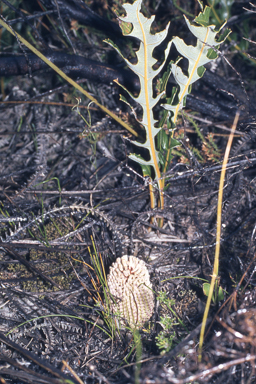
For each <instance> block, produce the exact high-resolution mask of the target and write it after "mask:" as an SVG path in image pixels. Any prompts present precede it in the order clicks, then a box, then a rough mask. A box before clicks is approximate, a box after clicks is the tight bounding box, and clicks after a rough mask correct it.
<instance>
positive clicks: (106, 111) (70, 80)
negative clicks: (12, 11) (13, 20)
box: [0, 19, 138, 137]
mask: <svg viewBox="0 0 256 384" xmlns="http://www.w3.org/2000/svg"><path fill="white" fill-rule="evenodd" d="M0 25H2V27H4V28H6V29H7V31H8V32H10V33H11V34H12V35H13V36H15V37H16V38H17V39H19V40H20V41H21V42H22V43H23V44H24V45H25V46H26V47H27V48H28V49H30V50H31V51H32V52H33V53H34V54H35V55H37V56H38V57H39V58H40V59H41V60H43V61H44V62H45V63H46V64H47V65H49V67H51V68H52V69H53V70H54V71H55V72H57V73H58V75H60V76H61V77H62V78H63V79H64V80H66V81H67V82H68V83H69V84H71V85H73V87H74V88H76V89H77V90H78V91H80V92H81V93H82V94H83V95H85V96H86V97H87V98H88V99H90V100H91V101H92V102H94V104H96V105H97V106H98V107H99V108H100V109H101V110H102V111H103V112H105V113H106V114H108V115H109V116H110V117H112V119H114V120H115V121H116V122H117V123H119V124H121V125H122V126H123V127H124V128H125V129H127V130H128V131H129V132H130V133H132V134H133V135H134V136H136V137H138V133H137V132H136V131H134V129H132V128H131V127H130V126H129V125H128V124H126V123H125V122H124V121H122V120H121V119H119V117H117V116H116V115H115V114H114V113H113V112H111V111H110V110H109V109H107V108H106V107H104V106H103V105H102V104H100V103H99V102H98V101H97V100H96V99H95V98H94V97H93V96H91V95H90V94H89V93H88V92H86V90H85V89H83V88H82V87H81V86H80V85H79V84H77V83H76V82H75V81H74V80H72V79H71V78H70V77H68V76H67V75H66V74H65V73H64V72H63V71H62V70H61V69H59V68H58V67H57V65H55V64H53V63H52V62H51V61H50V60H48V59H47V58H46V57H45V56H44V55H43V54H42V53H41V52H39V51H38V50H37V49H36V48H35V47H34V46H33V45H31V44H30V43H29V42H28V41H27V40H25V39H24V38H23V37H22V36H20V35H19V34H18V33H17V32H15V31H14V30H13V29H12V28H11V27H9V25H8V24H7V23H5V22H4V21H3V20H1V19H0Z"/></svg>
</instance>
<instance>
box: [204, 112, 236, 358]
mask: <svg viewBox="0 0 256 384" xmlns="http://www.w3.org/2000/svg"><path fill="white" fill-rule="evenodd" d="M239 115H240V112H239V111H237V113H236V116H235V119H234V122H233V125H232V128H231V132H230V135H229V139H228V143H227V146H226V151H225V155H224V159H223V163H222V169H221V175H220V184H219V195H218V206H217V230H216V248H215V257H214V265H213V274H212V279H211V285H210V290H209V294H208V298H207V302H206V306H205V311H204V316H203V321H202V328H201V332H200V338H199V356H198V359H199V361H201V359H202V348H203V341H204V333H205V327H206V321H207V317H208V313H209V310H210V305H211V300H212V296H213V292H214V288H215V282H216V279H217V278H218V273H219V254H220V237H221V213H222V200H223V188H224V182H225V174H226V167H227V163H228V157H229V152H230V149H231V145H232V141H233V137H234V132H235V130H236V127H237V123H238V119H239Z"/></svg>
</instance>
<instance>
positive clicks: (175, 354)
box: [0, 0, 256, 384]
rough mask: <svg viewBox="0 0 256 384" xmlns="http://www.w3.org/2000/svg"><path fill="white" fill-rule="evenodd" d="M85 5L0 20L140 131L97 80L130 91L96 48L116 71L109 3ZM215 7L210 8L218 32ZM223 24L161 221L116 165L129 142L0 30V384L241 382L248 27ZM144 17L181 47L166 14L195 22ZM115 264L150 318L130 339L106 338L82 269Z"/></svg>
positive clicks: (250, 159)
mask: <svg viewBox="0 0 256 384" xmlns="http://www.w3.org/2000/svg"><path fill="white" fill-rule="evenodd" d="M85 3H86V4H87V5H88V6H89V7H90V9H87V8H85V7H84V6H83V4H82V2H79V1H77V2H75V1H71V0H70V1H65V0H56V1H55V0H53V1H50V0H40V1H38V2H30V1H27V0H19V1H18V0H17V1H13V2H12V5H10V4H9V3H8V2H6V1H2V2H1V12H2V14H3V15H4V17H5V18H6V19H7V20H8V22H9V23H10V25H12V26H13V28H14V29H15V30H16V31H18V32H19V33H20V34H21V35H22V36H24V37H26V38H27V39H28V40H29V41H30V42H31V43H32V44H34V45H35V46H37V48H38V49H39V50H40V51H42V52H44V53H45V54H46V55H48V57H49V58H50V59H51V60H52V61H53V62H55V63H56V64H57V65H58V66H59V67H61V68H62V69H63V71H64V72H66V73H67V74H68V75H69V76H71V77H73V78H74V79H78V80H79V82H80V84H82V86H83V87H84V88H85V89H86V90H87V91H88V92H90V93H91V94H92V95H93V96H94V97H95V98H96V99H97V100H98V101H99V102H100V103H101V104H103V105H104V106H106V107H107V108H108V109H110V110H111V111H113V112H114V113H116V114H117V115H118V116H119V117H120V118H122V119H123V120H124V121H126V122H127V123H128V124H129V125H130V126H132V127H133V128H134V129H136V130H138V131H139V132H140V127H139V124H138V123H137V122H136V121H135V120H134V118H133V116H132V114H130V111H129V109H128V107H126V106H125V105H124V104H122V103H121V102H120V101H119V92H120V90H119V89H118V87H117V86H115V85H114V83H113V82H112V80H114V78H117V77H118V78H119V80H120V82H123V83H124V84H126V85H127V86H129V87H130V89H131V90H133V91H134V92H137V91H138V84H137V82H136V78H134V76H133V75H132V74H131V73H130V72H128V70H126V68H125V67H124V65H123V63H122V62H121V60H120V58H119V57H117V55H116V53H114V51H113V49H112V48H110V47H109V46H107V45H106V44H105V43H103V42H102V40H103V39H104V38H106V37H111V38H112V39H113V40H115V42H116V44H118V45H119V46H120V45H121V47H122V49H123V51H124V54H125V55H126V57H129V55H130V57H132V47H136V42H134V41H130V40H129V39H128V38H123V37H122V35H121V33H120V30H119V27H118V24H117V23H116V21H115V17H114V13H113V11H115V10H117V11H119V10H121V7H120V3H121V2H120V1H119V2H118V1H114V0H113V1H107V0H92V1H86V2H85ZM231 3H232V2H231ZM223 4H224V3H223ZM223 4H222V2H220V3H218V4H217V5H216V8H215V12H216V13H217V15H219V17H220V18H221V17H222V16H223V15H224V14H225V12H224V11H225V10H224V9H223V8H222V7H223ZM57 5H58V7H57ZM13 7H15V8H16V10H15V8H13ZM178 7H180V8H182V9H183V11H182V10H181V9H179V8H178ZM90 10H92V11H93V12H95V13H92V12H91V11H90ZM227 10H228V16H229V20H228V26H229V27H230V28H231V29H232V30H233V34H232V35H231V37H232V38H231V39H230V40H227V41H226V42H225V44H223V45H222V46H221V48H220V49H221V50H220V56H219V58H218V59H217V60H216V62H215V64H213V65H211V66H208V67H207V71H206V73H205V75H204V77H203V78H202V79H201V80H200V81H198V82H197V83H196V84H195V85H194V87H193V90H192V93H191V95H190V96H189V97H188V98H187V106H186V109H185V110H184V112H183V113H182V114H181V115H180V118H179V120H178V124H177V130H176V133H175V135H176V136H175V137H176V138H177V139H178V140H180V143H181V146H180V147H178V148H176V150H175V151H174V152H173V156H174V157H173V160H172V163H171V164H170V166H169V169H168V170H167V173H166V177H167V182H166V184H167V188H166V190H165V209H164V210H163V211H162V210H157V209H156V210H154V211H152V210H151V209H150V203H149V192H148V180H147V179H145V178H143V177H142V175H141V170H140V168H139V166H138V165H137V164H135V163H133V162H132V161H131V160H129V158H128V155H129V153H130V152H131V151H133V150H134V148H133V146H132V143H131V139H132V138H133V137H132V135H131V134H130V133H129V132H127V131H126V130H125V129H124V128H123V127H122V126H120V125H118V124H117V123H116V122H115V121H114V120H112V119H111V118H110V117H108V116H106V115H105V114H104V113H103V112H102V111H101V110H100V109H99V108H98V107H96V106H95V105H93V104H92V105H91V106H90V113H88V109H87V105H88V100H87V99H86V98H85V97H84V96H81V95H80V94H79V93H78V92H77V91H74V89H73V88H72V87H71V86H69V85H67V84H66V83H65V82H64V81H63V80H62V79H61V78H60V77H58V76H57V75H56V74H55V73H53V72H52V71H50V70H49V69H47V67H46V66H44V65H43V64H42V62H40V61H39V60H38V59H37V58H36V57H34V56H32V55H30V54H29V53H28V52H27V51H25V54H26V55H25V58H24V47H22V46H20V45H19V44H18V43H17V41H16V39H15V38H14V37H11V35H10V34H9V33H8V32H7V31H3V30H0V33H1V55H0V76H1V93H2V95H1V104H0V199H1V205H0V235H1V244H0V277H1V287H0V308H1V312H0V339H1V340H0V341H1V344H0V367H1V369H0V381H1V383H17V384H18V383H19V384H20V383H64V382H67V380H69V382H70V383H104V382H105V383H134V382H137V383H145V384H146V383H185V382H195V383H206V382H207V383H208V382H209V383H223V382H225V383H226V384H227V383H255V382H256V377H255V357H256V351H255V346H256V342H255V331H256V308H255V301H256V292H255V224H256V192H255V188H256V181H255V180H256V168H255V167H256V153H255V148H256V129H255V128H256V125H255V124H256V120H255V117H256V107H255V80H256V76H255V73H256V59H255V58H254V59H253V56H254V57H255V56H256V52H255V43H253V41H256V38H255V18H256V16H255V14H254V13H253V12H250V10H253V8H252V6H251V5H250V4H249V3H248V2H234V3H233V4H231V5H230V6H229V8H228V9H227ZM46 11H49V12H48V14H47V15H45V14H43V13H44V12H46ZM144 11H145V12H150V13H151V14H155V13H156V15H157V17H156V20H157V22H156V28H159V29H163V28H164V27H165V26H166V23H167V21H168V20H171V22H172V24H171V26H172V34H173V35H179V36H180V37H182V38H185V39H186V42H187V43H189V44H192V43H193V41H190V40H189V37H188V36H187V35H186V33H187V32H185V31H186V29H185V26H184V21H183V19H182V17H181V15H182V12H187V13H192V14H194V15H196V14H198V12H199V10H198V6H197V5H195V4H194V2H186V1H179V2H175V3H174V2H173V3H172V2H171V1H163V0H162V1H161V0H160V1H149V0H148V1H145V8H144ZM58 12H59V13H58ZM30 16H32V17H30ZM29 17H30V18H29ZM225 17H226V16H225ZM190 19H191V17H190ZM12 20H14V22H12ZM243 37H245V38H247V39H249V40H250V41H247V40H244V39H243ZM127 41H129V44H128V43H126V42H127ZM160 48H161V47H160ZM239 49H240V50H242V51H239ZM161 52H162V51H161V49H160V50H159V52H157V53H156V55H159V56H160V57H161ZM171 54H174V55H175V52H171ZM248 54H249V55H250V56H251V58H248V56H247V57H246V55H248ZM67 55H70V56H67ZM74 55H76V56H74ZM78 56H79V58H78ZM88 59H89V60H94V63H92V62H89V61H88ZM172 82H173V80H172V79H170V85H169V86H170V87H171V85H172ZM78 97H81V100H80V104H79V105H78V104H77V100H76V98H78ZM3 101H4V102H3ZM75 105H77V107H75V108H74V109H72V106H75ZM237 110H240V118H239V122H238V125H237V127H236V132H235V137H234V142H233V145H232V149H231V154H230V158H229V163H228V169H227V173H226V181H225V188H224V197H223V209H222V234H221V238H222V240H221V250H220V270H219V287H221V288H220V291H219V296H218V297H215V302H213V303H212V306H211V309H210V314H209V321H208V324H207V334H206V338H205V342H204V351H203V356H202V361H201V362H199V361H198V339H199V333H200V326H201V322H202V316H203V312H204V306H205V302H206V295H205V293H204V290H205V285H203V284H204V283H205V282H206V281H210V278H211V274H212V267H213V261H214V252H215V236H216V209H217V197H218V185H219V177H220V170H221V165H222V159H223V155H224V151H225V148H226V144H227V140H228V135H229V132H230V127H231V126H232V122H233V120H234V117H235V113H236V111H237ZM78 112H79V113H78ZM155 114H156V116H160V115H161V110H160V107H157V108H156V111H155ZM81 115H83V116H84V117H85V119H86V120H87V121H89V120H91V123H90V124H89V126H87V125H86V123H85V121H84V120H83V118H82V116H81ZM156 195H157V190H156ZM159 219H162V223H163V225H162V227H161V228H160V227H159V226H158V224H159ZM123 254H129V255H135V256H137V257H139V258H141V259H143V260H144V261H145V262H146V263H147V265H148V269H149V271H150V275H151V281H152V284H153V288H154V291H155V293H156V304H155V311H154V315H153V317H152V318H151V320H150V322H149V323H148V324H145V326H144V327H143V328H142V329H140V330H139V333H137V334H132V333H131V332H130V331H129V329H128V327H127V328H126V329H125V328H122V329H120V330H118V329H114V328H113V326H111V324H110V322H109V320H111V314H107V313H106V304H105V302H104V298H103V296H104V295H103V289H102V284H101V281H100V279H99V276H98V275H97V274H96V273H95V270H96V269H97V266H96V264H95V260H96V261H97V260H99V263H100V267H99V268H100V270H102V266H104V269H105V271H106V274H107V272H108V268H109V266H110V264H111V263H112V262H113V261H114V260H115V259H116V258H117V257H120V256H122V255H123ZM101 262H102V263H101ZM104 307H105V308H104Z"/></svg>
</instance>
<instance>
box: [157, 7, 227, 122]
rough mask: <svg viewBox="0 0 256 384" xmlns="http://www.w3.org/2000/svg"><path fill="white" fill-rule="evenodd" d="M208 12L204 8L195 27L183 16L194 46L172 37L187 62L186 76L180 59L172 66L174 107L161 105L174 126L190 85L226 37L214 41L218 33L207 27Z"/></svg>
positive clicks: (211, 26)
mask: <svg viewBox="0 0 256 384" xmlns="http://www.w3.org/2000/svg"><path fill="white" fill-rule="evenodd" d="M210 12H211V9H210V8H209V7H208V6H206V7H205V8H204V11H203V12H201V13H200V14H199V15H198V16H197V17H196V18H195V22H196V23H197V25H194V24H192V23H191V22H190V21H189V20H188V18H187V17H186V16H184V18H185V21H186V24H187V26H188V28H189V30H190V31H191V33H192V34H193V35H194V36H195V37H196V38H197V43H196V45H195V46H193V45H187V44H186V43H185V42H184V41H183V40H182V39H180V38H179V37H174V38H173V40H172V41H173V44H174V45H175V47H176V48H177V50H178V52H179V53H180V54H181V55H182V57H184V58H186V59H187V60H188V75H187V74H184V73H183V71H182V70H181V68H180V67H179V65H178V64H179V61H180V58H178V60H177V61H176V63H174V64H173V65H172V70H173V76H174V78H175V80H176V82H177V84H178V85H179V94H178V98H179V101H178V103H177V104H175V105H173V104H172V105H168V104H164V105H163V107H164V108H165V109H167V110H168V111H171V112H173V122H174V124H175V123H176V120H177V116H178V112H179V110H180V109H182V108H183V107H184V106H185V102H186V96H187V95H188V94H189V92H190V89H191V85H192V84H193V83H194V82H195V81H197V80H198V79H199V78H200V77H202V75H203V73H204V65H205V64H207V63H209V62H210V61H211V60H213V59H215V58H216V57H217V52H216V48H217V46H218V45H219V44H220V43H221V42H223V41H224V40H225V38H226V37H227V34H226V35H223V36H222V40H220V39H218V40H216V39H217V38H216V35H217V33H218V32H219V31H215V30H214V28H215V26H214V25H209V17H210ZM215 47H216V48H215Z"/></svg>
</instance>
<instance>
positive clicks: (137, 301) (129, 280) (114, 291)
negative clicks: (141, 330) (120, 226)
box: [107, 255, 154, 328]
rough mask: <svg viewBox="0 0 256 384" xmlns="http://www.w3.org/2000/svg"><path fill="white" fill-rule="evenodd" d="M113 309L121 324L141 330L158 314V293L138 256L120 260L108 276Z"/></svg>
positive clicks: (111, 268) (112, 267)
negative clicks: (154, 313) (153, 288)
mask: <svg viewBox="0 0 256 384" xmlns="http://www.w3.org/2000/svg"><path fill="white" fill-rule="evenodd" d="M107 283H108V288H109V292H110V295H111V299H110V300H111V310H112V312H113V313H114V314H118V315H119V316H120V317H121V320H120V324H121V325H125V324H126V323H128V325H129V326H130V327H131V328H136V327H141V326H142V325H143V324H144V323H145V322H146V321H148V320H149V319H150V317H151V316H152V314H153V311H154V294H153V291H152V285H151V282H150V279H149V272H148V269H147V267H146V264H145V263H144V261H142V260H140V259H138V258H137V257H134V256H127V255H125V256H123V257H119V258H118V259H117V260H116V262H115V263H114V264H113V265H112V266H111V267H110V271H109V274H108V277H107Z"/></svg>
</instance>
